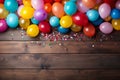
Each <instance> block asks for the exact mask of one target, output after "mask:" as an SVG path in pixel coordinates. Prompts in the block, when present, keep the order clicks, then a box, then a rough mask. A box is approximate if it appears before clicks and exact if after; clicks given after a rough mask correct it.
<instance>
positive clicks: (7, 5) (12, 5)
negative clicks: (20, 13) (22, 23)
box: [4, 0, 18, 12]
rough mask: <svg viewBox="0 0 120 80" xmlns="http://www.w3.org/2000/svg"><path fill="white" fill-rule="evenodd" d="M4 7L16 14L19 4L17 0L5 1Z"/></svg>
mask: <svg viewBox="0 0 120 80" xmlns="http://www.w3.org/2000/svg"><path fill="white" fill-rule="evenodd" d="M4 6H5V8H6V9H7V10H8V11H9V12H16V11H17V9H18V3H17V1H16V0H5V2H4Z"/></svg>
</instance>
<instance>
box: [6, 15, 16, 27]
mask: <svg viewBox="0 0 120 80" xmlns="http://www.w3.org/2000/svg"><path fill="white" fill-rule="evenodd" d="M6 22H7V25H8V26H9V27H10V28H16V27H17V26H18V16H17V15H16V14H15V13H10V14H9V15H8V16H7V18H6Z"/></svg>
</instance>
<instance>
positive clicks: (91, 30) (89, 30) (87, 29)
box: [83, 24, 96, 37]
mask: <svg viewBox="0 0 120 80" xmlns="http://www.w3.org/2000/svg"><path fill="white" fill-rule="evenodd" d="M83 32H84V34H85V35H86V36H88V37H93V36H94V35H95V32H96V31H95V27H94V26H93V25H92V24H87V25H86V26H84V28H83Z"/></svg>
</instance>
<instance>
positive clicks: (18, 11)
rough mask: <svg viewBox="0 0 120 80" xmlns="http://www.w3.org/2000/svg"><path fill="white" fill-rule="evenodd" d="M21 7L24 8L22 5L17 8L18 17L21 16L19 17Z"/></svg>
mask: <svg viewBox="0 0 120 80" xmlns="http://www.w3.org/2000/svg"><path fill="white" fill-rule="evenodd" d="M23 7H24V5H20V6H19V7H18V10H17V14H18V15H19V16H21V15H20V12H21V10H22V8H23Z"/></svg>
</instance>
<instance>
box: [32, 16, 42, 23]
mask: <svg viewBox="0 0 120 80" xmlns="http://www.w3.org/2000/svg"><path fill="white" fill-rule="evenodd" d="M31 22H32V23H33V24H39V22H40V21H39V20H36V19H35V18H34V17H33V18H32V19H31Z"/></svg>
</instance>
